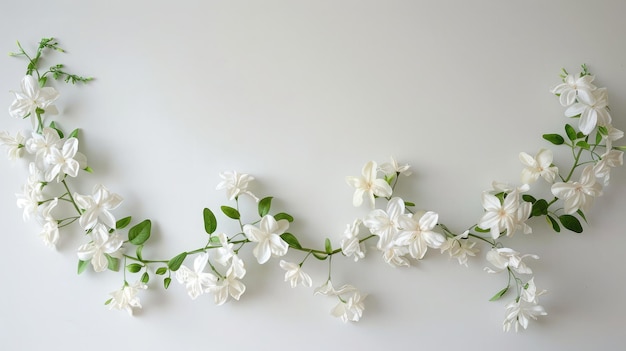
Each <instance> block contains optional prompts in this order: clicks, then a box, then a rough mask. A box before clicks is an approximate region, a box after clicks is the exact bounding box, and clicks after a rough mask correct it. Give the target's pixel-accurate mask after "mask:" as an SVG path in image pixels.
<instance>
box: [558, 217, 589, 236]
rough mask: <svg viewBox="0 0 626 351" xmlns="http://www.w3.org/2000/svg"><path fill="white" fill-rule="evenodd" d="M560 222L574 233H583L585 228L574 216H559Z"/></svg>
mask: <svg viewBox="0 0 626 351" xmlns="http://www.w3.org/2000/svg"><path fill="white" fill-rule="evenodd" d="M559 221H561V224H563V226H564V227H565V228H567V229H569V230H571V231H573V232H574V233H582V232H583V226H582V225H581V224H580V221H579V220H578V218H576V217H574V216H572V215H562V216H559Z"/></svg>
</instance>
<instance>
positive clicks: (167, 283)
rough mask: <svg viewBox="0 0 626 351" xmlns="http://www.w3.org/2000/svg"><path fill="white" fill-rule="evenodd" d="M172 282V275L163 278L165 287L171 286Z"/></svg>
mask: <svg viewBox="0 0 626 351" xmlns="http://www.w3.org/2000/svg"><path fill="white" fill-rule="evenodd" d="M171 282H172V278H170V277H167V278H165V279H163V287H164V288H165V289H167V288H169V287H170V283H171Z"/></svg>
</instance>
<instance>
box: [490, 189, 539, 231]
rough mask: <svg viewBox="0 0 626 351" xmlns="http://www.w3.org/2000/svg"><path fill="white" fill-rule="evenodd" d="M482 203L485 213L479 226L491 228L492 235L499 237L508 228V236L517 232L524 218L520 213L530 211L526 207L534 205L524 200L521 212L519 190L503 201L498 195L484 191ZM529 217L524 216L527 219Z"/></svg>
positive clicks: (508, 195)
mask: <svg viewBox="0 0 626 351" xmlns="http://www.w3.org/2000/svg"><path fill="white" fill-rule="evenodd" d="M482 204H483V208H484V209H485V214H484V215H483V216H482V217H481V218H480V220H479V221H478V226H479V227H480V228H484V229H490V231H491V237H492V238H494V239H497V238H498V237H499V236H500V233H502V232H503V231H505V230H506V234H507V236H511V235H513V234H514V233H515V230H516V229H517V228H518V227H519V226H521V223H520V221H521V220H522V218H521V217H520V214H524V213H526V212H528V209H527V208H525V207H528V206H532V204H530V203H529V202H524V203H523V204H522V205H521V207H522V212H521V213H520V212H519V209H520V204H519V193H518V192H517V190H514V191H513V192H511V193H509V194H507V196H506V197H505V199H504V201H503V202H500V199H499V198H497V197H496V196H494V195H492V194H489V193H487V192H484V193H483V195H482ZM527 218H528V217H526V218H523V220H526V219H527Z"/></svg>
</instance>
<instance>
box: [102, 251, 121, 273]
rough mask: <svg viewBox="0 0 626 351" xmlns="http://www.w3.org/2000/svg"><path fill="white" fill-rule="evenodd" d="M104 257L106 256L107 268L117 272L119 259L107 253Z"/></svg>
mask: <svg viewBox="0 0 626 351" xmlns="http://www.w3.org/2000/svg"><path fill="white" fill-rule="evenodd" d="M104 257H106V258H107V263H108V264H107V268H108V269H109V270H111V271H114V272H117V271H119V270H120V260H119V258H117V257H113V256H111V255H109V254H104Z"/></svg>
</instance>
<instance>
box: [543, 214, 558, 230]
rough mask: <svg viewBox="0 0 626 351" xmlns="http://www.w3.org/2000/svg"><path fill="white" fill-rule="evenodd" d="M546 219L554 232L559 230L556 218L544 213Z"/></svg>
mask: <svg viewBox="0 0 626 351" xmlns="http://www.w3.org/2000/svg"><path fill="white" fill-rule="evenodd" d="M546 220H547V221H548V223H550V225H552V229H554V231H555V232H557V233H560V232H561V226H559V222H557V221H556V219H554V218H552V216H550V215H546Z"/></svg>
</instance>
